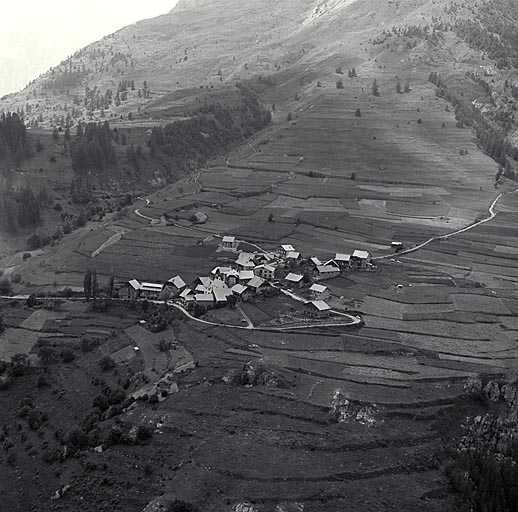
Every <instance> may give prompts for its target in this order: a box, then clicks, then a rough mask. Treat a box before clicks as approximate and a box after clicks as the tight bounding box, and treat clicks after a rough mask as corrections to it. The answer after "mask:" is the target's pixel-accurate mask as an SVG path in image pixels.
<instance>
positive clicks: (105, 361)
mask: <svg viewBox="0 0 518 512" xmlns="http://www.w3.org/2000/svg"><path fill="white" fill-rule="evenodd" d="M99 366H100V367H101V370H102V371H103V372H106V371H108V370H113V368H115V361H114V360H113V359H112V358H111V357H110V356H104V357H103V358H101V360H100V361H99Z"/></svg>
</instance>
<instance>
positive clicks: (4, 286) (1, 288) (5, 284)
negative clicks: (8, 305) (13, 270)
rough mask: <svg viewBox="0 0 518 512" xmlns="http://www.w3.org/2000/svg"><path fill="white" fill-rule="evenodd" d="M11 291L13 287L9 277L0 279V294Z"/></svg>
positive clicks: (9, 293) (10, 292)
mask: <svg viewBox="0 0 518 512" xmlns="http://www.w3.org/2000/svg"><path fill="white" fill-rule="evenodd" d="M12 293H13V287H12V286H11V283H10V282H9V279H7V278H5V277H4V278H3V279H0V295H11V294H12Z"/></svg>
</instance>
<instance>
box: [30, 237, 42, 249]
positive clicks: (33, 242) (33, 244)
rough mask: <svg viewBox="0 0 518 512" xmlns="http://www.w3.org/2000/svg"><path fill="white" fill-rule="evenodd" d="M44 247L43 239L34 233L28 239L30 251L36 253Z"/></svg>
mask: <svg viewBox="0 0 518 512" xmlns="http://www.w3.org/2000/svg"><path fill="white" fill-rule="evenodd" d="M42 245H43V243H42V240H41V237H40V236H39V235H38V234H37V233H34V234H32V235H31V236H30V237H29V238H27V249H28V250H29V251H34V250H36V249H39V248H40V247H41V246H42Z"/></svg>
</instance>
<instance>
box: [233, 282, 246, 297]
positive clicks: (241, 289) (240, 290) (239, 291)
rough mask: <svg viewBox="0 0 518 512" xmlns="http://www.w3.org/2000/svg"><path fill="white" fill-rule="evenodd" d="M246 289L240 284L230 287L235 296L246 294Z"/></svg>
mask: <svg viewBox="0 0 518 512" xmlns="http://www.w3.org/2000/svg"><path fill="white" fill-rule="evenodd" d="M246 290H247V287H246V286H243V285H242V284H236V285H234V286H232V292H233V293H235V294H236V295H242V294H243V293H244V292H246Z"/></svg>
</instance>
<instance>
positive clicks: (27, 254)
mask: <svg viewBox="0 0 518 512" xmlns="http://www.w3.org/2000/svg"><path fill="white" fill-rule="evenodd" d="M31 256H32V254H31V253H30V252H24V253H23V261H25V260H28V259H29V258H30V257H31Z"/></svg>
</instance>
